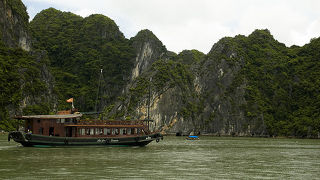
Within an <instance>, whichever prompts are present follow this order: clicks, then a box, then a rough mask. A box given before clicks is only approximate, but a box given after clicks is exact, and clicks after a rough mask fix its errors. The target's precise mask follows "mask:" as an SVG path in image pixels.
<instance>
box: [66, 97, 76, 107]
mask: <svg viewBox="0 0 320 180" xmlns="http://www.w3.org/2000/svg"><path fill="white" fill-rule="evenodd" d="M67 102H68V103H72V109H74V105H73V98H70V99H68V100H67Z"/></svg>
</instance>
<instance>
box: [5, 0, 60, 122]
mask: <svg viewBox="0 0 320 180" xmlns="http://www.w3.org/2000/svg"><path fill="white" fill-rule="evenodd" d="M28 19H29V16H28V14H27V12H26V7H25V6H24V4H23V3H22V2H21V1H20V0H1V1H0V40H1V42H2V43H3V45H4V46H3V47H2V48H3V51H2V52H1V54H0V56H1V58H3V59H1V61H3V63H12V64H11V66H13V67H12V69H11V70H9V71H10V72H8V73H10V74H11V75H10V76H16V77H17V78H19V82H10V81H11V80H10V79H6V78H5V77H4V81H2V83H5V84H7V83H9V84H7V85H8V86H10V84H11V83H18V86H19V88H18V89H15V90H14V91H11V92H10V94H6V96H11V97H10V98H14V97H16V98H19V102H18V103H17V102H16V101H15V102H10V101H11V100H10V98H9V99H8V102H6V104H7V105H6V107H3V108H6V109H3V110H2V111H3V112H8V114H9V115H10V116H13V115H17V114H23V111H24V110H25V109H26V110H27V111H29V110H31V109H32V108H36V109H38V112H39V113H44V112H40V111H42V110H43V109H42V108H44V109H45V111H46V112H48V111H50V110H49V109H51V108H52V109H55V106H56V98H55V95H54V93H53V84H54V83H53V82H54V78H53V76H52V75H51V73H50V72H49V70H48V67H47V65H48V57H47V55H46V52H45V51H40V50H35V49H32V46H31V44H32V42H31V37H30V35H29V32H28V26H29V22H28ZM21 49H22V50H21ZM1 63H2V62H1ZM1 68H5V67H1ZM15 73H16V74H15ZM9 78H13V77H9ZM5 84H4V86H5ZM41 109H42V110H41ZM6 118H7V117H5V118H4V119H6Z"/></svg>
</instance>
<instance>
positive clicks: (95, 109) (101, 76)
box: [94, 68, 103, 112]
mask: <svg viewBox="0 0 320 180" xmlns="http://www.w3.org/2000/svg"><path fill="white" fill-rule="evenodd" d="M102 71H103V69H102V68H101V69H100V77H99V84H98V90H97V98H96V104H95V107H94V111H95V112H97V104H98V98H99V92H100V84H101V79H102V78H103V74H102Z"/></svg>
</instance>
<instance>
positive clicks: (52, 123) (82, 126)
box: [8, 113, 163, 147]
mask: <svg viewBox="0 0 320 180" xmlns="http://www.w3.org/2000/svg"><path fill="white" fill-rule="evenodd" d="M81 117H82V114H81V113H74V114H58V115H33V116H16V117H15V118H16V119H19V120H25V130H24V131H23V132H21V131H14V132H10V133H9V135H8V141H10V139H13V140H14V141H16V142H18V143H21V144H22V145H23V146H27V147H28V146H88V145H94V146H106V145H127V146H145V145H147V144H149V143H150V142H152V141H153V140H156V142H159V141H160V139H163V136H162V135H161V134H160V133H159V132H151V131H150V130H149V127H148V125H149V121H150V120H149V121H148V120H81Z"/></svg>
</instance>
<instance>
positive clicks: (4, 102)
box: [0, 42, 49, 130]
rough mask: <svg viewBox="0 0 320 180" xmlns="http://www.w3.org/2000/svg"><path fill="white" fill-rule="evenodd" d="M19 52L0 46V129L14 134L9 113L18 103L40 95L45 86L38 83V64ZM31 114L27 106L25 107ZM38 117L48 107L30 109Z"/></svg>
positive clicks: (39, 81)
mask: <svg viewBox="0 0 320 180" xmlns="http://www.w3.org/2000/svg"><path fill="white" fill-rule="evenodd" d="M45 63H46V62H38V61H36V58H35V57H33V56H31V55H29V54H28V53H27V52H25V51H23V50H21V49H13V48H8V47H6V46H5V45H4V44H3V43H2V42H0V89H1V91H0V129H5V130H14V129H15V125H16V123H17V122H16V121H13V120H9V119H10V117H9V111H8V108H9V107H11V109H14V108H17V107H18V106H19V105H20V102H21V100H22V99H24V98H26V97H34V96H39V95H40V94H43V92H44V91H46V89H47V87H46V84H45V83H44V82H43V81H42V80H41V79H40V69H41V66H42V64H45ZM27 107H28V109H29V110H32V109H33V108H31V106H27ZM33 107H34V108H37V109H38V113H40V114H41V113H48V112H49V108H48V105H47V106H46V105H44V104H42V105H33Z"/></svg>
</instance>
